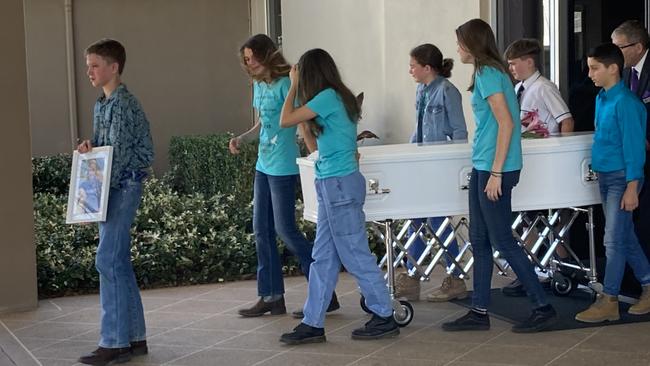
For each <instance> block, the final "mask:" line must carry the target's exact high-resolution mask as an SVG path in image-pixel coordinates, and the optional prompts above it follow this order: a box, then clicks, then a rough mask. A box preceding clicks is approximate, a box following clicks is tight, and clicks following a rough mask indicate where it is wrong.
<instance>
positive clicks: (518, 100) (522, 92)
mask: <svg viewBox="0 0 650 366" xmlns="http://www.w3.org/2000/svg"><path fill="white" fill-rule="evenodd" d="M522 94H524V84H523V83H522V84H521V86H520V87H519V90H517V102H518V103H519V105H521V95H522Z"/></svg>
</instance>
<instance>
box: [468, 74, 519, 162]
mask: <svg viewBox="0 0 650 366" xmlns="http://www.w3.org/2000/svg"><path fill="white" fill-rule="evenodd" d="M496 93H503V95H504V96H505V99H506V103H507V104H508V110H509V111H510V115H511V116H512V122H513V124H514V126H513V131H512V137H511V138H510V147H509V149H508V155H507V156H506V160H505V162H504V163H503V171H504V172H511V171H515V170H520V169H521V166H522V163H521V133H520V132H519V131H521V119H520V118H519V104H518V103H517V96H516V95H515V91H514V88H513V86H512V82H511V81H510V78H509V77H508V75H506V74H505V73H504V72H501V71H499V70H497V69H495V68H494V67H491V66H484V67H482V68H481V69H480V70H479V71H478V72H477V73H476V76H475V78H474V92H473V93H472V111H473V112H474V121H476V131H475V132H474V146H473V148H472V164H473V165H474V168H475V169H476V170H483V171H488V172H489V171H490V170H492V163H493V162H494V154H495V153H496V149H497V134H498V131H499V125H498V124H497V120H496V118H494V114H493V113H492V109H490V104H489V103H488V101H487V98H488V97H489V96H490V95H493V94H496Z"/></svg>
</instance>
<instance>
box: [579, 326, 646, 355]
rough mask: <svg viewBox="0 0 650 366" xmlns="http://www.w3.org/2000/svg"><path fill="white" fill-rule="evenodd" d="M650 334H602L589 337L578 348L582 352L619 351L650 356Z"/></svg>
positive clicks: (603, 332) (602, 332) (603, 331)
mask: <svg viewBox="0 0 650 366" xmlns="http://www.w3.org/2000/svg"><path fill="white" fill-rule="evenodd" d="M649 346H650V334H649V333H646V334H640V333H638V332H637V333H635V334H622V333H609V332H605V329H603V330H602V331H601V332H598V333H595V334H593V335H591V336H589V337H588V338H587V339H586V340H585V341H584V342H582V343H580V344H579V345H578V346H577V347H576V348H578V349H580V350H595V351H617V352H630V353H643V354H648V355H650V347H649Z"/></svg>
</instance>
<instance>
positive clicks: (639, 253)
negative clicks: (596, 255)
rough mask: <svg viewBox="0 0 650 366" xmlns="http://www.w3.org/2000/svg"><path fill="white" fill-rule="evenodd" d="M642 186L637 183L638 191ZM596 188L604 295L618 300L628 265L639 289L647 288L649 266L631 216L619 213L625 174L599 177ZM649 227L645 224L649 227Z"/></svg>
mask: <svg viewBox="0 0 650 366" xmlns="http://www.w3.org/2000/svg"><path fill="white" fill-rule="evenodd" d="M642 185H643V182H642V181H640V182H639V188H640V187H641V186H642ZM598 186H599V187H600V196H601V199H602V201H603V212H604V213H605V237H604V238H603V244H604V245H605V256H606V257H607V264H606V266H605V281H604V282H605V283H604V288H603V292H605V293H606V294H607V295H610V296H618V293H619V290H620V288H621V282H622V281H623V274H624V272H625V263H626V262H627V264H629V265H630V267H631V268H632V271H633V272H634V276H635V277H636V278H637V280H639V283H641V285H647V284H650V264H648V259H647V257H646V255H645V253H644V252H643V249H641V245H640V244H639V240H638V239H637V237H636V234H635V232H634V226H633V224H632V212H630V211H625V210H621V200H622V198H623V193H625V189H626V188H627V181H626V179H625V171H624V170H619V171H615V172H609V173H598ZM648 224H650V223H646V225H648Z"/></svg>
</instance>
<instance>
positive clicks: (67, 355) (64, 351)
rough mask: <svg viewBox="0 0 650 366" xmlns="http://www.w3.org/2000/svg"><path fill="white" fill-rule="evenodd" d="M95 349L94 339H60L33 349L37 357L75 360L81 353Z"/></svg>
mask: <svg viewBox="0 0 650 366" xmlns="http://www.w3.org/2000/svg"><path fill="white" fill-rule="evenodd" d="M95 349H97V342H96V341H93V342H91V341H61V342H58V343H54V344H52V345H49V346H46V347H43V348H40V349H37V350H34V352H33V354H34V356H36V357H38V358H52V359H58V360H72V361H74V360H76V359H78V358H79V357H80V356H81V355H84V354H87V353H90V352H92V351H93V350H95Z"/></svg>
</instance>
